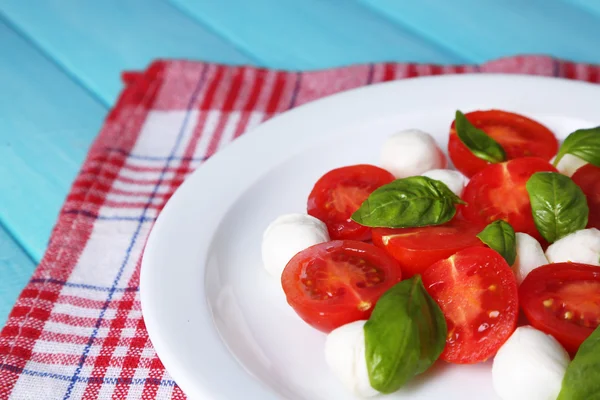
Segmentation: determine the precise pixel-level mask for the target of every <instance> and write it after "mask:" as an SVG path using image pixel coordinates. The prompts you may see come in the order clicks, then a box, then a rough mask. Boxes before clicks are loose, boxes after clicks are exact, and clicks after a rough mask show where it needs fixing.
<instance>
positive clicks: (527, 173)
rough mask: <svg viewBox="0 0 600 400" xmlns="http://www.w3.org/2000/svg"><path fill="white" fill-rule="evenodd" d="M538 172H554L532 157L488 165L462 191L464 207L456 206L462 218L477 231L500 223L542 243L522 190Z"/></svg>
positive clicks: (540, 160)
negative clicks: (497, 221)
mask: <svg viewBox="0 0 600 400" xmlns="http://www.w3.org/2000/svg"><path fill="white" fill-rule="evenodd" d="M542 171H551V172H556V168H554V167H553V166H552V165H551V164H550V163H548V162H547V161H544V160H542V159H541V158H536V157H525V158H517V159H515V160H511V161H507V162H504V163H499V164H490V165H488V166H487V167H485V168H484V169H483V170H481V171H480V172H478V173H477V174H476V175H475V176H473V178H471V180H470V181H469V183H468V184H467V186H466V187H465V190H464V192H463V200H464V201H465V202H467V204H466V205H464V206H460V208H461V212H462V215H463V216H464V217H465V218H466V219H467V220H469V221H471V222H472V223H474V224H476V225H478V226H480V227H484V226H486V225H487V224H489V223H490V222H493V221H496V220H499V219H502V220H504V221H506V222H508V223H509V224H511V225H512V227H513V228H514V230H515V231H516V232H524V233H528V234H529V235H531V236H533V237H535V238H536V239H538V240H542V236H541V235H540V234H539V232H538V230H537V228H536V227H535V223H534V221H533V216H532V213H531V203H530V202H529V194H528V193H527V189H526V187H525V184H526V183H527V181H528V180H529V178H530V177H531V175H533V174H534V173H536V172H542Z"/></svg>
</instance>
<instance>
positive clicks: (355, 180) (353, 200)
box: [307, 164, 395, 240]
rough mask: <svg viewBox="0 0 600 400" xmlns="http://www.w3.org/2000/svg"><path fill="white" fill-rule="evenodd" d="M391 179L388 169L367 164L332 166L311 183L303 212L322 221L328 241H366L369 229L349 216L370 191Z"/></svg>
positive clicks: (369, 233) (368, 236)
mask: <svg viewBox="0 0 600 400" xmlns="http://www.w3.org/2000/svg"><path fill="white" fill-rule="evenodd" d="M394 179H395V177H394V175H392V174H391V173H390V172H388V171H386V170H384V169H382V168H379V167H376V166H374V165H369V164H358V165H350V166H347V167H342V168H336V169H333V170H331V171H329V172H327V173H326V174H325V175H323V176H322V177H321V178H320V179H319V180H318V181H317V182H316V183H315V185H314V187H313V189H312V191H311V192H310V195H309V196H308V204H307V212H308V214H309V215H312V216H313V217H315V218H318V219H320V220H321V221H323V222H325V224H326V225H327V229H328V231H329V236H330V237H331V239H332V240H336V239H351V240H369V239H370V238H371V228H369V227H366V226H362V225H359V224H358V223H356V222H354V221H352V220H350V217H351V216H352V214H353V213H354V211H356V210H358V208H359V207H360V205H361V204H362V203H363V201H365V200H366V199H367V197H369V194H371V192H373V191H374V190H375V189H377V188H378V187H380V186H383V185H385V184H388V183H390V182H392V181H393V180H394Z"/></svg>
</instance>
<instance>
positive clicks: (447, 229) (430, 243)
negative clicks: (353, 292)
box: [373, 218, 483, 278]
mask: <svg viewBox="0 0 600 400" xmlns="http://www.w3.org/2000/svg"><path fill="white" fill-rule="evenodd" d="M479 232H481V229H480V228H479V227H477V226H475V225H473V224H472V223H470V222H468V221H465V220H464V219H462V218H454V219H453V220H452V221H450V222H448V223H446V224H444V225H438V226H425V227H421V228H402V229H388V228H375V229H373V244H375V245H376V246H378V247H381V248H382V249H385V251H387V252H388V253H389V254H390V255H392V257H394V258H395V259H396V260H398V262H399V263H400V267H401V268H402V274H403V275H404V278H409V277H411V276H413V275H415V274H422V273H423V272H424V271H425V270H426V269H427V268H428V267H429V266H430V265H431V264H433V263H435V262H437V261H440V260H443V259H444V258H448V257H450V256H451V255H453V254H455V253H456V252H458V251H460V250H462V249H465V248H467V247H473V246H483V243H482V242H481V240H479V238H477V234H478V233H479Z"/></svg>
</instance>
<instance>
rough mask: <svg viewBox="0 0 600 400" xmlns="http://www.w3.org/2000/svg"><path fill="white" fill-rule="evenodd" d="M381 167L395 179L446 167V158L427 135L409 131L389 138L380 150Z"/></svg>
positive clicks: (413, 130)
mask: <svg viewBox="0 0 600 400" xmlns="http://www.w3.org/2000/svg"><path fill="white" fill-rule="evenodd" d="M381 166H382V167H383V168H385V169H387V170H388V171H390V172H391V173H392V174H393V175H394V176H395V177H396V178H398V179H399V178H406V177H408V176H415V175H420V174H422V173H423V172H427V171H429V170H432V169H439V168H445V167H446V156H445V155H444V153H443V152H442V150H440V148H439V147H438V145H437V143H436V142H435V139H434V138H433V137H432V136H431V135H430V134H428V133H425V132H422V131H420V130H417V129H409V130H406V131H402V132H398V133H395V134H393V135H392V136H390V137H389V138H388V139H387V140H386V141H385V143H384V144H383V149H382V150H381Z"/></svg>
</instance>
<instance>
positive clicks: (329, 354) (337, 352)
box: [325, 321, 379, 397]
mask: <svg viewBox="0 0 600 400" xmlns="http://www.w3.org/2000/svg"><path fill="white" fill-rule="evenodd" d="M365 322H367V321H355V322H352V323H349V324H346V325H343V326H341V327H339V328H337V329H334V330H333V331H331V333H330V334H329V335H327V340H326V341H325V360H326V361H327V365H329V368H331V370H332V371H333V374H334V375H335V376H336V377H337V378H338V379H339V380H340V381H342V383H343V384H344V386H346V387H347V388H348V389H350V390H351V391H352V392H353V393H354V394H357V395H359V396H362V397H372V396H376V395H378V394H379V392H378V391H377V390H375V389H373V388H372V387H371V383H370V381H369V373H368V371H367V361H366V358H365V332H364V329H363V327H364V326H365Z"/></svg>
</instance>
